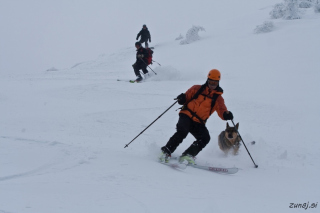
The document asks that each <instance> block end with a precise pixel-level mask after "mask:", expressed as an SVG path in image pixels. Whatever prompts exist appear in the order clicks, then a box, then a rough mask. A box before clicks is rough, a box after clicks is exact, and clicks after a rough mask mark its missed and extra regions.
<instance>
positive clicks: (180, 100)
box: [174, 93, 187, 105]
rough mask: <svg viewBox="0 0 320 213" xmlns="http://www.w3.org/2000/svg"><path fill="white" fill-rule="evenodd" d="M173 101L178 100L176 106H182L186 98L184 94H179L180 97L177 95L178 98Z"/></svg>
mask: <svg viewBox="0 0 320 213" xmlns="http://www.w3.org/2000/svg"><path fill="white" fill-rule="evenodd" d="M174 100H178V104H180V105H183V104H185V103H186V101H187V98H186V94H184V93H181V94H180V95H178V97H177V98H176V99H174Z"/></svg>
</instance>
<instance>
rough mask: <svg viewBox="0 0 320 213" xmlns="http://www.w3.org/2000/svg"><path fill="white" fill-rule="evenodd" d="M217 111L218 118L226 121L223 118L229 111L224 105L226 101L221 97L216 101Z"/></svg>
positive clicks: (215, 107)
mask: <svg viewBox="0 0 320 213" xmlns="http://www.w3.org/2000/svg"><path fill="white" fill-rule="evenodd" d="M214 109H215V111H217V114H218V116H219V117H220V118H221V119H222V120H224V118H223V113H224V112H225V111H228V110H227V107H226V105H225V104H224V99H223V97H222V96H221V95H219V97H218V98H217V100H216V104H215V106H214Z"/></svg>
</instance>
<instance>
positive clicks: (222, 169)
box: [171, 157, 239, 174]
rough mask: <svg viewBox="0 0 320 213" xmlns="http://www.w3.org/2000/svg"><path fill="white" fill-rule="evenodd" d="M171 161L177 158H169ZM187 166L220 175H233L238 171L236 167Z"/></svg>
mask: <svg viewBox="0 0 320 213" xmlns="http://www.w3.org/2000/svg"><path fill="white" fill-rule="evenodd" d="M171 159H175V160H177V159H178V157H171ZM187 166H190V167H193V168H197V169H203V170H207V171H210V172H215V173H222V174H235V173H237V172H238V171H239V169H238V168H237V167H233V168H225V167H216V166H203V165H199V164H195V165H192V164H187Z"/></svg>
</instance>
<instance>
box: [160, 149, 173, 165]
mask: <svg viewBox="0 0 320 213" xmlns="http://www.w3.org/2000/svg"><path fill="white" fill-rule="evenodd" d="M170 158H171V155H170V154H169V153H168V150H167V147H162V148H161V154H160V156H159V160H160V162H164V163H169V160H170Z"/></svg>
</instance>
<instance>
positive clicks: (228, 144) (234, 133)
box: [218, 122, 240, 155]
mask: <svg viewBox="0 0 320 213" xmlns="http://www.w3.org/2000/svg"><path fill="white" fill-rule="evenodd" d="M238 128H239V123H237V124H236V126H235V127H231V126H229V123H228V122H227V128H226V130H224V131H222V132H221V133H220V135H219V136H218V144H219V147H220V149H221V150H222V151H223V152H224V153H225V154H226V155H227V154H228V153H229V151H230V150H231V149H233V154H234V155H237V154H238V151H239V148H240V137H239V135H238Z"/></svg>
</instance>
